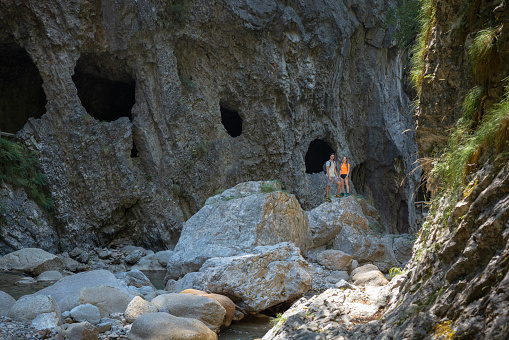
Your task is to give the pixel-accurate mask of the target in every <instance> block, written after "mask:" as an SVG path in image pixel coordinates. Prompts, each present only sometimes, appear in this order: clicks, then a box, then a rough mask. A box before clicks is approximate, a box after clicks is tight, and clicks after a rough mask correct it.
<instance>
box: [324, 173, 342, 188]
mask: <svg viewBox="0 0 509 340" xmlns="http://www.w3.org/2000/svg"><path fill="white" fill-rule="evenodd" d="M325 179H326V180H327V186H331V185H334V184H337V183H338V182H339V179H338V178H337V177H336V176H331V177H330V181H329V176H327V175H325Z"/></svg>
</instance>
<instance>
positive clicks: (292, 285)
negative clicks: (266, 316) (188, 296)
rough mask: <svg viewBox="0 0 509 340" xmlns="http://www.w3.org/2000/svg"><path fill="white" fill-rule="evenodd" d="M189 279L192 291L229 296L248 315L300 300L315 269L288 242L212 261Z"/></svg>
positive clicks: (208, 261) (311, 279) (308, 286)
mask: <svg viewBox="0 0 509 340" xmlns="http://www.w3.org/2000/svg"><path fill="white" fill-rule="evenodd" d="M188 275H189V276H192V284H191V286H192V287H194V288H196V289H201V290H205V291H211V292H214V293H217V294H222V295H226V296H228V297H230V298H231V299H232V300H233V301H235V302H236V303H237V304H238V305H239V306H240V307H241V308H243V309H244V310H245V311H247V312H249V313H255V312H260V311H262V310H265V309H267V308H269V307H271V306H275V305H277V304H279V303H281V302H285V301H289V300H292V299H295V298H297V297H300V296H302V295H303V294H304V293H305V292H307V291H308V290H309V289H310V288H311V284H312V281H313V269H312V267H311V266H310V265H309V264H308V262H307V261H306V260H305V259H304V258H303V257H302V255H301V254H300V250H299V248H297V247H296V246H295V245H294V244H292V243H288V242H284V243H280V244H277V245H273V246H260V247H256V248H255V249H254V250H253V251H252V252H251V253H248V254H243V255H239V256H232V257H223V258H220V257H216V258H212V259H209V260H207V261H206V262H205V263H204V265H203V266H202V268H201V269H200V271H199V272H198V273H190V274H188ZM188 275H186V276H184V280H186V277H187V276H188ZM186 288H191V287H186Z"/></svg>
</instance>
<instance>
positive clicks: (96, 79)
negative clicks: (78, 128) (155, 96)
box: [72, 56, 136, 122]
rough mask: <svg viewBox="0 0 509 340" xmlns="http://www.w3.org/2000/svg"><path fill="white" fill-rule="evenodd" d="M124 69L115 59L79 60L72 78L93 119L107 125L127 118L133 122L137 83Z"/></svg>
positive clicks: (93, 58) (85, 58) (87, 57)
mask: <svg viewBox="0 0 509 340" xmlns="http://www.w3.org/2000/svg"><path fill="white" fill-rule="evenodd" d="M122 66H123V65H122V63H121V62H119V61H118V60H116V59H115V58H112V57H109V58H108V57H104V56H101V57H98V56H82V57H81V58H80V59H79V60H78V62H77V64H76V68H75V70H74V75H73V76H72V79H73V81H74V84H75V85H76V88H77V90H78V97H79V98H80V100H81V104H82V105H83V107H84V108H85V109H86V110H87V112H88V114H90V115H91V116H92V117H94V118H96V119H98V120H101V121H107V122H112V121H115V120H117V119H119V118H121V117H128V118H129V119H130V120H131V121H132V114H131V110H132V108H133V106H134V104H135V102H136V97H135V87H136V86H135V85H136V83H135V81H134V79H133V78H132V76H131V75H130V74H128V73H127V72H125V68H124V67H122Z"/></svg>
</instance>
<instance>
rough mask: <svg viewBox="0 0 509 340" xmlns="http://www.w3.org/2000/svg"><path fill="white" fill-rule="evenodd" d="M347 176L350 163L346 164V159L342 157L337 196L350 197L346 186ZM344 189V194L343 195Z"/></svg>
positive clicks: (348, 188)
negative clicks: (339, 186) (339, 189)
mask: <svg viewBox="0 0 509 340" xmlns="http://www.w3.org/2000/svg"><path fill="white" fill-rule="evenodd" d="M348 175H350V163H348V158H346V157H343V161H342V162H341V174H340V175H339V176H340V179H339V180H340V181H341V194H340V195H339V196H350V187H349V186H348ZM345 187H346V193H345Z"/></svg>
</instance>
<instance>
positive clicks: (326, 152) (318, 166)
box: [304, 139, 337, 174]
mask: <svg viewBox="0 0 509 340" xmlns="http://www.w3.org/2000/svg"><path fill="white" fill-rule="evenodd" d="M333 152H334V150H333V149H332V148H331V146H330V145H329V143H327V142H326V141H324V140H321V139H315V140H314V141H312V142H311V143H310V144H309V147H308V151H307V153H306V157H305V158H304V159H305V162H306V173H307V174H317V173H320V172H323V164H324V163H325V162H326V161H328V160H329V158H330V154H331V153H333ZM335 161H336V162H337V159H335Z"/></svg>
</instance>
